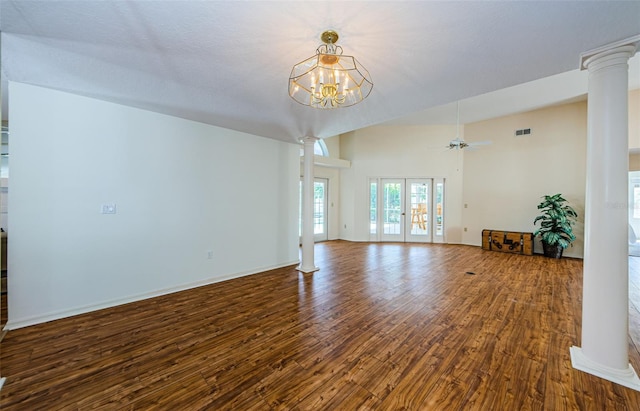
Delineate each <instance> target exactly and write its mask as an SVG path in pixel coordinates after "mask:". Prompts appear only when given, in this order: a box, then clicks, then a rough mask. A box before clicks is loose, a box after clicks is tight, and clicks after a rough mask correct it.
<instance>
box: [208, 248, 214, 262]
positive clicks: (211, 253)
mask: <svg viewBox="0 0 640 411" xmlns="http://www.w3.org/2000/svg"><path fill="white" fill-rule="evenodd" d="M207 260H213V251H211V250H209V251H207Z"/></svg>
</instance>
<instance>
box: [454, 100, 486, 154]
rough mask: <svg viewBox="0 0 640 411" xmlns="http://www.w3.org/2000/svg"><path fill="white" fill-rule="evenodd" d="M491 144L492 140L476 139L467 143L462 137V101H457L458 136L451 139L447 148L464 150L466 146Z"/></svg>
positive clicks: (470, 147) (473, 146) (472, 147)
mask: <svg viewBox="0 0 640 411" xmlns="http://www.w3.org/2000/svg"><path fill="white" fill-rule="evenodd" d="M487 144H491V141H474V142H472V143H467V142H466V141H464V140H463V139H461V138H460V102H459V101H458V102H456V138H455V139H453V140H451V141H450V142H449V144H448V145H447V146H445V148H448V149H449V150H462V149H464V148H469V149H474V148H475V147H476V146H484V145H487Z"/></svg>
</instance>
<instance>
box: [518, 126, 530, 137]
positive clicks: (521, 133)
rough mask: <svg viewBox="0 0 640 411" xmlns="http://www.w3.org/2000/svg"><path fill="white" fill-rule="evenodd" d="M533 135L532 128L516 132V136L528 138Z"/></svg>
mask: <svg viewBox="0 0 640 411" xmlns="http://www.w3.org/2000/svg"><path fill="white" fill-rule="evenodd" d="M529 134H531V129H530V128H522V129H520V130H516V136H528V135H529Z"/></svg>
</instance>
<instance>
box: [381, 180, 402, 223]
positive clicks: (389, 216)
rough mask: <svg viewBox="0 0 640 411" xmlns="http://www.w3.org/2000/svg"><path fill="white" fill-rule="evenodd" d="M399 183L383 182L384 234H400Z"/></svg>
mask: <svg viewBox="0 0 640 411" xmlns="http://www.w3.org/2000/svg"><path fill="white" fill-rule="evenodd" d="M400 190H401V188H400V183H385V184H384V187H383V193H382V207H383V210H382V223H383V227H384V228H383V232H384V234H400V224H401V218H400V214H401V210H400V206H401V198H400V195H401V191H400Z"/></svg>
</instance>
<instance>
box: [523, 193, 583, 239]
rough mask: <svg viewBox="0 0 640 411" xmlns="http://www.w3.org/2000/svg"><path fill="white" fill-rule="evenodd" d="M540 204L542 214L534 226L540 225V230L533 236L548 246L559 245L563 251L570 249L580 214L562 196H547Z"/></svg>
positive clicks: (534, 221)
mask: <svg viewBox="0 0 640 411" xmlns="http://www.w3.org/2000/svg"><path fill="white" fill-rule="evenodd" d="M542 198H543V200H542V201H541V202H540V204H538V210H541V214H540V215H539V216H537V217H536V218H535V219H534V220H533V224H534V225H535V224H537V223H540V228H539V229H537V230H536V231H535V232H534V233H533V235H534V236H540V239H541V240H542V241H543V242H544V243H547V244H548V245H552V246H553V245H557V246H559V247H562V248H563V249H565V248H567V247H569V245H571V243H572V242H573V241H575V239H576V236H575V235H574V234H573V227H572V226H573V225H574V224H575V223H576V221H577V218H578V213H576V210H574V209H573V207H571V206H570V205H569V204H567V200H566V199H565V198H563V197H562V195H561V194H554V195H545V196H543V197H542Z"/></svg>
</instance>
